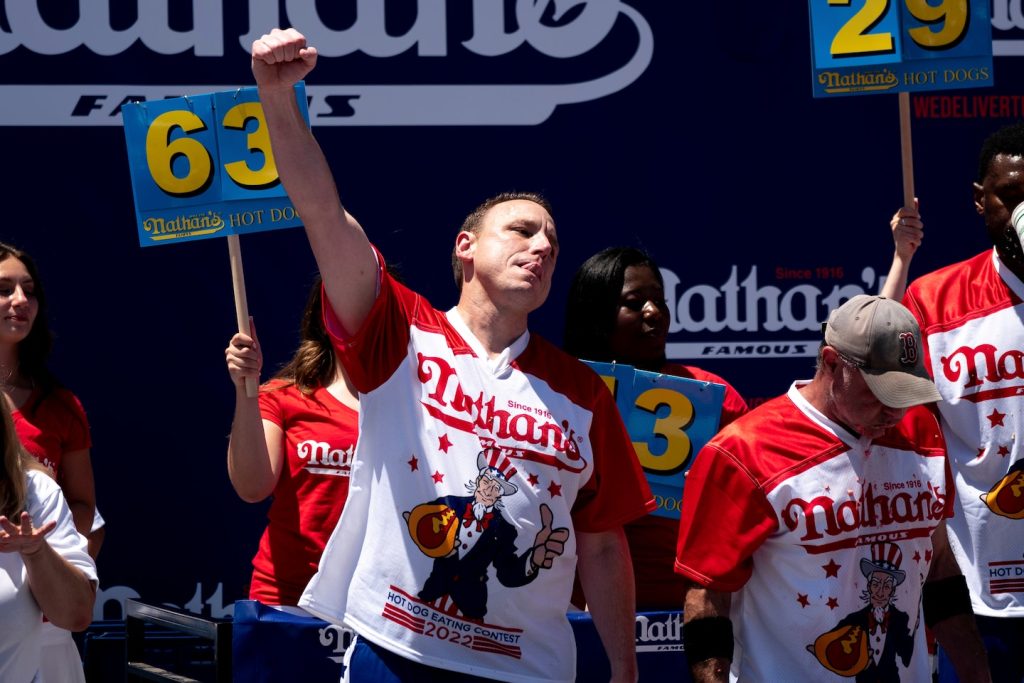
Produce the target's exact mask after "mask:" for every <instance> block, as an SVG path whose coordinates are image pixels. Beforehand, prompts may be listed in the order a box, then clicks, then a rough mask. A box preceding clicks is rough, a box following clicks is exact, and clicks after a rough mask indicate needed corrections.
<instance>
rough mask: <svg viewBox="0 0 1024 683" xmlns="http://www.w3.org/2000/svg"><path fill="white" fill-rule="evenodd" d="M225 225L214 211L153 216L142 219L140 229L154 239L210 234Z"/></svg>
mask: <svg viewBox="0 0 1024 683" xmlns="http://www.w3.org/2000/svg"><path fill="white" fill-rule="evenodd" d="M225 225H227V224H226V223H225V222H224V219H223V218H222V217H221V215H220V214H219V213H217V212H216V211H204V212H203V213H199V214H195V215H186V214H181V215H178V216H174V217H173V218H162V217H153V218H147V219H146V220H144V221H142V229H143V230H145V231H146V234H147V235H149V236H150V238H152V239H153V240H155V241H163V240H173V239H181V238H183V237H199V236H200V235H212V234H214V233H216V232H218V231H220V230H223V229H224V226H225Z"/></svg>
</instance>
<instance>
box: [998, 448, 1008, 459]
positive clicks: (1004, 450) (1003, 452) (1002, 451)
mask: <svg viewBox="0 0 1024 683" xmlns="http://www.w3.org/2000/svg"><path fill="white" fill-rule="evenodd" d="M1009 454H1010V449H1009V448H1007V447H1006V446H1000V447H999V455H1001V456H1003V457H1004V458H1005V457H1006V456H1008V455H1009Z"/></svg>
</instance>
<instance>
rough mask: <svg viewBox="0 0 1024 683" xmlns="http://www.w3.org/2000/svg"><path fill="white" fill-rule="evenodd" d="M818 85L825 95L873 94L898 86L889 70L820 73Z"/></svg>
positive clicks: (896, 80)
mask: <svg viewBox="0 0 1024 683" xmlns="http://www.w3.org/2000/svg"><path fill="white" fill-rule="evenodd" d="M818 83H819V84H820V85H823V86H825V92H827V93H840V92H875V91H882V90H892V89H893V88H895V87H896V86H897V85H899V78H898V77H897V76H896V74H895V73H893V72H892V71H890V70H889V69H881V70H880V71H854V72H852V73H840V72H838V71H822V72H821V73H819V74H818Z"/></svg>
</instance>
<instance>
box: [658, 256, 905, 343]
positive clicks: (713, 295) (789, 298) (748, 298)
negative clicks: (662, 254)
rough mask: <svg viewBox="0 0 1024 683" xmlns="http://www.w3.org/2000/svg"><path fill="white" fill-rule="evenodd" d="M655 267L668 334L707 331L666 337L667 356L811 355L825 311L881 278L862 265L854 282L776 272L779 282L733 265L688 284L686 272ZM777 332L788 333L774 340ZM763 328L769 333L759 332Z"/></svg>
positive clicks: (874, 285)
mask: <svg viewBox="0 0 1024 683" xmlns="http://www.w3.org/2000/svg"><path fill="white" fill-rule="evenodd" d="M660 270H661V275H662V279H663V280H664V282H665V300H666V302H667V303H668V306H669V313H670V315H671V321H670V324H669V328H668V331H669V334H670V335H674V334H676V333H680V332H684V333H686V334H685V336H686V337H687V338H690V339H692V336H691V335H700V334H701V333H709V339H708V341H685V342H673V341H672V339H671V337H670V339H669V343H668V345H667V347H666V350H667V354H668V357H669V358H779V357H791V356H814V355H815V354H816V353H817V350H818V345H819V344H820V342H821V321H822V320H825V319H826V318H827V317H828V313H829V311H831V310H832V309H834V308H838V307H839V306H840V305H841V304H842V303H843V302H844V301H846V300H847V299H850V298H852V297H854V296H857V295H858V294H864V293H865V292H877V291H878V290H879V289H880V288H881V286H882V283H883V282H884V279H885V278H884V276H883V275H880V274H879V273H876V272H875V269H874V268H871V267H865V268H863V269H862V270H861V271H860V272H859V276H860V280H859V282H857V281H849V280H840V279H835V277H836V276H833V275H832V274H831V273H830V274H829V276H828V278H821V277H819V279H817V280H812V281H807V280H801V281H800V282H799V283H794V284H791V283H789V282H788V281H785V278H782V277H779V276H777V278H778V280H779V281H782V282H783V286H779V285H777V284H771V283H769V284H762V282H761V279H760V278H759V273H760V271H759V270H758V267H757V266H751V267H750V270H749V271H746V273H745V274H744V271H741V270H740V267H739V266H735V265H733V266H732V267H731V270H730V271H729V276H728V277H727V278H726V279H725V281H724V282H714V283H697V284H691V283H692V282H693V278H692V277H688V276H684V277H682V278H681V277H679V276H678V275H676V274H675V273H674V272H673V271H672V270H670V269H668V268H660ZM769 272H770V271H769ZM840 277H841V276H840ZM828 279H832V282H828V281H827V280H828ZM684 282H685V283H686V285H685V286H684ZM782 332H784V333H787V334H792V335H793V337H789V338H787V339H786V340H784V341H778V340H777V339H775V335H776V333H782ZM765 333H769V334H771V335H772V336H771V337H768V338H766V337H763V336H759V335H764V334H765Z"/></svg>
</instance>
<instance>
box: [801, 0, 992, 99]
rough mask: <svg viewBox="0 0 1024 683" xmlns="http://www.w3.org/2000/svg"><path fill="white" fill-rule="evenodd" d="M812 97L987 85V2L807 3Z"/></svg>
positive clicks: (989, 69) (869, 0)
mask: <svg viewBox="0 0 1024 683" xmlns="http://www.w3.org/2000/svg"><path fill="white" fill-rule="evenodd" d="M810 16H811V58H812V61H813V65H812V71H813V74H812V80H813V89H814V96H815V97H831V96H839V95H863V94H873V93H882V92H915V91H921V90H942V89H948V88H975V87H982V86H989V85H992V25H991V19H990V16H989V0H810Z"/></svg>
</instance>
